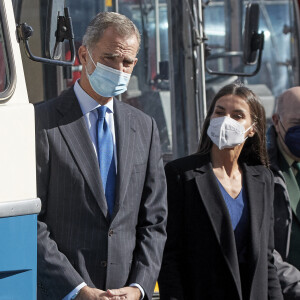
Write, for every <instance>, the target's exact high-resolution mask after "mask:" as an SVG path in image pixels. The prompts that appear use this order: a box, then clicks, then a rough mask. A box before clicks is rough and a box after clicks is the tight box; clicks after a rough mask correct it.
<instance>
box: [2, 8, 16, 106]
mask: <svg viewBox="0 0 300 300" xmlns="http://www.w3.org/2000/svg"><path fill="white" fill-rule="evenodd" d="M1 11H2V10H1ZM5 29H6V23H5V18H4V17H3V16H2V15H1V18H0V103H2V102H6V101H7V100H8V99H9V98H10V96H11V94H12V92H13V89H14V79H15V72H14V65H13V59H12V56H11V55H12V54H11V53H8V52H7V46H8V45H7V44H8V43H9V40H8V38H7V36H6V35H5Z"/></svg>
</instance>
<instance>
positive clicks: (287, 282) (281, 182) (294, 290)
mask: <svg viewBox="0 0 300 300" xmlns="http://www.w3.org/2000/svg"><path fill="white" fill-rule="evenodd" d="M272 119H273V125H272V126H271V127H270V129H269V131H268V152H269V157H270V163H271V169H272V171H273V174H274V182H275V202H274V220H275V229H274V231H275V238H274V239H275V249H276V250H277V251H275V253H274V257H275V265H276V267H277V273H278V276H279V280H280V283H281V287H282V291H283V294H284V297H285V299H286V300H287V299H289V300H291V299H294V300H296V299H300V271H299V269H300V251H299V249H300V203H299V201H300V171H299V168H300V87H294V88H291V89H289V90H287V91H285V92H284V93H283V94H282V95H281V96H280V97H279V98H278V102H277V109H276V113H275V114H274V115H273V117H272Z"/></svg>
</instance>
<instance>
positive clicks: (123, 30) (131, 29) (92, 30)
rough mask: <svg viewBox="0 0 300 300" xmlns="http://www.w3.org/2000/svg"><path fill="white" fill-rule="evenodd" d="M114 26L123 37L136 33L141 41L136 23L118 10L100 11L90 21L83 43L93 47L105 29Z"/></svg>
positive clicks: (90, 47) (139, 41)
mask: <svg viewBox="0 0 300 300" xmlns="http://www.w3.org/2000/svg"><path fill="white" fill-rule="evenodd" d="M108 27H113V28H114V29H115V30H116V32H117V33H118V34H119V35H120V36H122V37H130V36H132V35H135V36H136V38H137V41H138V44H139V45H140V43H141V35H140V32H139V30H138V29H137V27H136V26H135V24H134V23H133V22H132V21H131V20H130V19H128V18H127V17H126V16H124V15H121V14H119V13H116V12H100V13H98V14H97V15H96V16H95V17H94V18H93V20H92V21H91V22H90V24H89V26H88V27H87V29H86V32H85V34H84V36H83V39H82V44H83V45H84V46H87V47H88V48H89V49H92V48H93V47H94V46H95V45H96V44H97V43H98V41H99V40H100V39H101V37H102V35H103V33H104V31H105V30H106V29H107V28H108Z"/></svg>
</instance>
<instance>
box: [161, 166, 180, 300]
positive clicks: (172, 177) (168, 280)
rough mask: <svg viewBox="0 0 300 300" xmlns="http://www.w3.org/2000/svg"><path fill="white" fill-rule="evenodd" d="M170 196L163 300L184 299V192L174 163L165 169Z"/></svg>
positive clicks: (163, 269) (162, 285)
mask: <svg viewBox="0 0 300 300" xmlns="http://www.w3.org/2000/svg"><path fill="white" fill-rule="evenodd" d="M165 172H166V178H167V190H168V192H167V194H168V197H167V199H168V211H169V215H168V225H167V235H168V239H167V242H166V247H165V251H164V256H163V262H162V267H161V271H160V275H159V278H158V284H159V291H160V299H161V300H182V299H184V293H183V286H182V276H183V274H182V267H181V266H182V265H183V257H184V256H183V232H184V221H183V219H184V217H183V216H184V192H183V187H182V183H181V180H180V174H179V172H178V171H177V169H176V168H175V167H174V166H173V165H172V163H170V164H167V165H166V168H165Z"/></svg>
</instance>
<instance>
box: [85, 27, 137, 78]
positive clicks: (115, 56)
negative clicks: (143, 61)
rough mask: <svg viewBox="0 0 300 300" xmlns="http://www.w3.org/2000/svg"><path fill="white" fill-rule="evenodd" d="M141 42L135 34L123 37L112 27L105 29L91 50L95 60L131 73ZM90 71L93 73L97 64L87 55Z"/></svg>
mask: <svg viewBox="0 0 300 300" xmlns="http://www.w3.org/2000/svg"><path fill="white" fill-rule="evenodd" d="M138 48H139V44H138V41H137V38H136V36H135V35H132V36H129V37H125V38H124V37H121V36H120V35H118V34H117V32H116V31H115V30H114V28H112V27H110V28H107V29H106V30H105V31H104V34H103V36H102V37H101V39H100V40H99V41H98V43H97V44H96V46H95V47H94V48H93V49H89V52H90V54H91V56H92V58H93V60H94V62H95V64H96V63H97V62H100V63H101V64H103V65H106V66H108V67H111V68H113V69H116V70H119V71H122V72H124V73H128V74H131V73H132V71H133V68H134V66H135V65H136V63H137V60H138V59H137V58H136V55H137V52H138ZM86 62H87V70H88V73H89V74H91V73H93V71H94V69H95V65H94V64H93V63H92V61H91V59H90V57H89V56H88V55H87V56H86Z"/></svg>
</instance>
